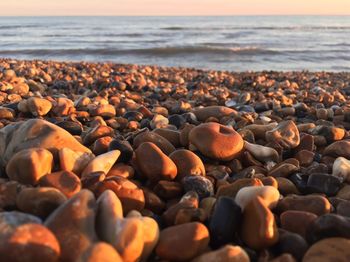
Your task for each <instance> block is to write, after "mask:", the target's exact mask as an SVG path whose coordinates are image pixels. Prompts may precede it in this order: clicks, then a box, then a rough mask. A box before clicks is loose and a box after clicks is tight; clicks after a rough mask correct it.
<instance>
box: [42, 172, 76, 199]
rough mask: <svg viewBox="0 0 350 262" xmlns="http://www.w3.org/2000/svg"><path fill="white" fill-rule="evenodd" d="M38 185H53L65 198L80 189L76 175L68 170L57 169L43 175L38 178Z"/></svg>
mask: <svg viewBox="0 0 350 262" xmlns="http://www.w3.org/2000/svg"><path fill="white" fill-rule="evenodd" d="M38 185H39V186H41V187H54V188H56V189H58V190H59V191H60V192H62V193H63V194H64V195H65V196H66V197H67V198H71V197H72V196H74V195H75V194H76V193H78V192H79V191H80V190H81V187H82V185H81V181H80V179H79V177H78V176H77V175H75V174H74V173H73V172H70V171H58V172H54V173H50V174H47V175H44V176H42V177H41V178H40V180H39V183H38Z"/></svg>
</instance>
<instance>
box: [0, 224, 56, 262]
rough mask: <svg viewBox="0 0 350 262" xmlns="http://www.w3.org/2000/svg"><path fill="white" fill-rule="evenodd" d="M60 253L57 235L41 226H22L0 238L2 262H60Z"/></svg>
mask: <svg viewBox="0 0 350 262" xmlns="http://www.w3.org/2000/svg"><path fill="white" fill-rule="evenodd" d="M60 253H61V252H60V245H59V243H58V241H57V239H56V237H55V235H54V234H53V233H52V232H51V231H50V230H49V229H47V228H46V227H44V226H42V225H39V224H31V223H28V224H24V225H20V226H18V227H17V228H15V229H14V230H13V232H11V234H8V235H3V234H2V236H1V237H0V256H1V260H2V261H13V262H16V261H24V260H25V261H48V262H58V261H59V258H60Z"/></svg>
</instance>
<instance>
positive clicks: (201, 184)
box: [181, 176, 214, 199]
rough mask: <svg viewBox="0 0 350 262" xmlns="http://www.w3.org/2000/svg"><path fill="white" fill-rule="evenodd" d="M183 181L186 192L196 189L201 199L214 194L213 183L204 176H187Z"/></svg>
mask: <svg viewBox="0 0 350 262" xmlns="http://www.w3.org/2000/svg"><path fill="white" fill-rule="evenodd" d="M181 183H182V185H183V188H184V190H185V192H188V191H194V192H196V193H197V194H198V196H199V198H200V199H202V198H205V197H210V196H213V195H214V186H213V183H212V182H211V181H210V180H209V179H208V178H206V177H204V176H186V177H184V178H183V179H182V182H181Z"/></svg>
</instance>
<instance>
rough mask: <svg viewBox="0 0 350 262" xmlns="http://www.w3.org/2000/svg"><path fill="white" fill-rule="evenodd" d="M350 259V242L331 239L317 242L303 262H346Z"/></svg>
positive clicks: (339, 238) (338, 238)
mask: <svg viewBox="0 0 350 262" xmlns="http://www.w3.org/2000/svg"><path fill="white" fill-rule="evenodd" d="M349 257H350V240H349V239H346V238H341V237H330V238H326V239H323V240H321V241H319V242H316V243H315V244H314V245H312V246H311V247H310V249H309V250H308V251H307V252H306V254H305V256H304V257H303V260H302V261H303V262H331V261H339V262H346V261H348V260H349Z"/></svg>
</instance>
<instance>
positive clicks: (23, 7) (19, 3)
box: [0, 0, 350, 16]
mask: <svg viewBox="0 0 350 262" xmlns="http://www.w3.org/2000/svg"><path fill="white" fill-rule="evenodd" d="M284 14H290V15H291V14H298V15H303V14H312V15H350V0H0V15H33V16H35V15H49V16H51V15H284Z"/></svg>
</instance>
